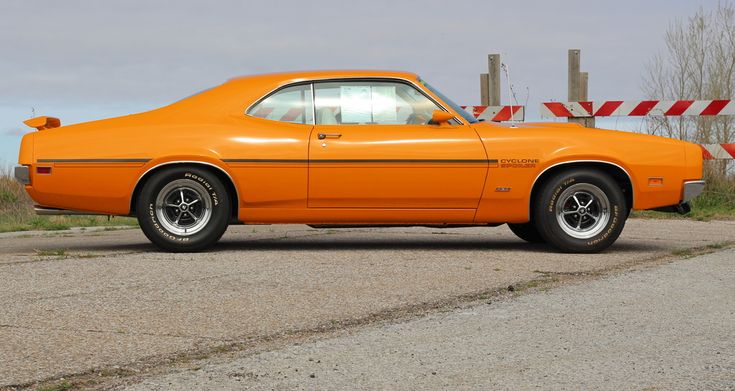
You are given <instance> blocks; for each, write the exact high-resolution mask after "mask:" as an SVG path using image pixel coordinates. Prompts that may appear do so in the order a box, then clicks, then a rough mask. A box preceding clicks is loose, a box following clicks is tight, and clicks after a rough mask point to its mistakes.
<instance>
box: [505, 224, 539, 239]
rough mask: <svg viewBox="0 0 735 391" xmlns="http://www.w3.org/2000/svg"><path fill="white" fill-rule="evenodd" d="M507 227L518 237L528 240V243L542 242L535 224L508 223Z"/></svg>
mask: <svg viewBox="0 0 735 391" xmlns="http://www.w3.org/2000/svg"><path fill="white" fill-rule="evenodd" d="M508 228H510V230H511V231H512V232H513V233H514V234H516V236H518V237H519V238H521V239H523V240H525V241H527V242H530V243H543V242H544V238H542V237H541V234H540V233H539V232H538V229H536V225H535V224H533V223H531V222H528V223H523V224H511V223H508Z"/></svg>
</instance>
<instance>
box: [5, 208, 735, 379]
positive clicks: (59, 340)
mask: <svg viewBox="0 0 735 391" xmlns="http://www.w3.org/2000/svg"><path fill="white" fill-rule="evenodd" d="M724 242H728V243H730V242H735V222H707V223H704V222H695V221H685V220H638V219H634V220H631V221H629V223H628V225H627V226H626V229H625V231H624V232H623V235H622V237H621V238H620V240H619V241H618V242H617V243H616V244H615V245H614V246H613V247H612V248H610V249H609V250H608V251H606V252H604V253H601V254H596V255H569V254H559V253H556V252H553V250H551V249H550V248H548V247H546V246H544V245H529V244H527V243H525V242H522V241H520V240H519V239H517V238H516V237H515V236H513V234H512V233H510V231H509V230H508V229H507V228H506V227H498V228H458V229H444V230H442V229H430V228H390V229H344V230H315V229H310V228H308V227H306V226H301V225H288V226H234V227H231V228H230V230H229V231H228V233H227V234H226V235H225V237H224V238H223V240H222V243H221V244H220V245H218V246H217V247H216V248H214V249H213V251H210V252H206V253H199V254H168V253H162V252H157V251H155V249H154V248H153V247H152V246H151V245H150V244H149V243H148V242H147V240H146V239H145V238H144V236H143V235H142V234H141V233H140V232H139V231H138V230H120V231H104V230H86V231H75V232H57V233H21V234H0V281H1V282H2V283H0V308H2V311H0V388H2V387H3V386H6V387H7V386H14V385H20V386H23V385H33V384H34V383H35V382H36V381H38V380H43V379H51V380H53V379H58V378H60V377H66V378H69V377H71V378H72V379H76V378H77V377H80V376H90V374H91V375H95V376H96V375H98V374H100V375H103V376H101V378H104V377H105V376H108V374H110V373H118V372H119V371H118V368H122V370H127V369H129V368H132V370H134V371H137V370H139V369H140V368H141V367H143V368H151V367H152V368H157V367H162V366H163V367H168V363H169V361H168V360H170V359H172V358H174V360H176V359H181V358H182V357H183V359H190V358H191V357H196V356H201V355H212V356H217V354H219V353H218V352H220V351H224V350H232V349H231V347H232V346H233V345H236V346H237V347H236V349H235V350H236V351H241V352H245V351H249V350H251V348H257V347H258V346H260V344H261V341H262V340H268V341H273V340H281V339H283V337H284V336H288V335H294V334H299V333H305V332H306V333H307V334H308V333H321V334H324V333H323V330H334V329H338V330H339V329H345V328H346V327H343V326H345V325H360V326H361V327H362V325H366V324H371V323H373V322H374V321H375V320H376V319H377V320H386V319H387V320H390V319H396V318H397V319H404V320H405V319H408V318H410V317H415V316H418V315H422V314H423V313H425V312H426V310H428V309H433V308H436V307H439V308H445V307H449V308H452V307H453V306H455V304H456V303H458V302H463V301H470V300H475V299H477V298H480V297H484V296H487V295H493V294H494V292H496V291H500V290H505V288H506V287H508V286H509V285H511V284H513V285H515V286H522V285H523V284H524V283H526V282H528V281H534V280H538V279H544V278H546V277H548V276H550V275H559V276H563V275H567V274H578V273H598V272H604V271H606V270H609V269H611V268H617V267H623V268H626V267H628V266H629V265H632V264H638V263H646V262H653V261H654V260H657V259H661V258H662V257H666V256H670V255H671V254H672V253H677V254H679V255H681V253H684V252H686V251H688V250H687V249H689V248H694V247H702V246H707V245H716V244H718V243H724ZM429 312H431V311H429ZM347 329H349V327H347ZM134 371H133V372H134ZM85 374H86V375H85Z"/></svg>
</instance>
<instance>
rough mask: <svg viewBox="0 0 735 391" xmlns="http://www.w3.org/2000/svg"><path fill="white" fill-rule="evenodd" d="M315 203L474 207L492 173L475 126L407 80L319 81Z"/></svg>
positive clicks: (312, 178)
mask: <svg viewBox="0 0 735 391" xmlns="http://www.w3.org/2000/svg"><path fill="white" fill-rule="evenodd" d="M314 96H315V114H316V116H315V127H314V129H313V130H312V132H311V136H310V140H309V181H308V182H309V190H308V206H309V207H310V208H401V209H435V208H443V209H474V208H476V207H477V204H478V201H479V198H480V196H481V193H482V189H483V185H484V182H485V177H486V174H487V169H488V167H487V166H488V165H487V156H486V154H485V150H484V148H483V146H482V142H481V141H480V139H479V137H478V135H477V134H476V133H475V131H474V130H473V129H472V128H471V127H469V126H467V125H464V124H460V123H459V122H458V121H456V120H452V121H451V123H450V124H448V125H447V124H445V125H435V124H430V120H431V114H432V111H433V110H441V107H439V106H438V105H437V104H436V103H435V102H434V101H433V100H432V99H430V98H429V97H428V95H427V94H425V93H423V92H422V91H420V90H419V89H417V88H416V87H415V86H414V85H412V84H411V83H408V82H404V81H398V80H387V79H373V80H341V81H328V82H316V83H314Z"/></svg>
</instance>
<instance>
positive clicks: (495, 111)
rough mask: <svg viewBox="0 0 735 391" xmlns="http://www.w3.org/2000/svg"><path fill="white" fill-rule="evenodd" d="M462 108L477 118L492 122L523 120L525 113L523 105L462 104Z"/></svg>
mask: <svg viewBox="0 0 735 391" xmlns="http://www.w3.org/2000/svg"><path fill="white" fill-rule="evenodd" d="M462 108H463V109H465V111H467V112H468V113H471V114H472V115H473V116H474V117H475V118H477V119H484V120H485V121H493V122H501V121H523V119H524V118H525V115H526V110H525V108H524V107H523V106H462ZM511 112H512V113H513V114H512V115H511Z"/></svg>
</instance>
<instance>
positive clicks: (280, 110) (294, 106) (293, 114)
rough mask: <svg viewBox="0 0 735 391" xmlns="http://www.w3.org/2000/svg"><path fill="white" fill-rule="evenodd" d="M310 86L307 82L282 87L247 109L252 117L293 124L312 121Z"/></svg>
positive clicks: (312, 110) (310, 122)
mask: <svg viewBox="0 0 735 391" xmlns="http://www.w3.org/2000/svg"><path fill="white" fill-rule="evenodd" d="M312 106H313V103H312V99H311V86H310V85H309V84H306V85H299V86H293V87H288V88H284V89H282V90H280V91H278V92H276V93H275V94H273V95H271V96H269V97H267V98H265V99H263V100H262V101H260V102H259V103H258V104H257V105H255V106H253V107H251V108H250V110H248V112H247V114H248V115H252V116H253V117H258V118H265V119H270V120H274V121H281V122H290V123H294V124H308V125H311V124H313V123H314V118H313V117H314V108H313V107H312Z"/></svg>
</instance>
